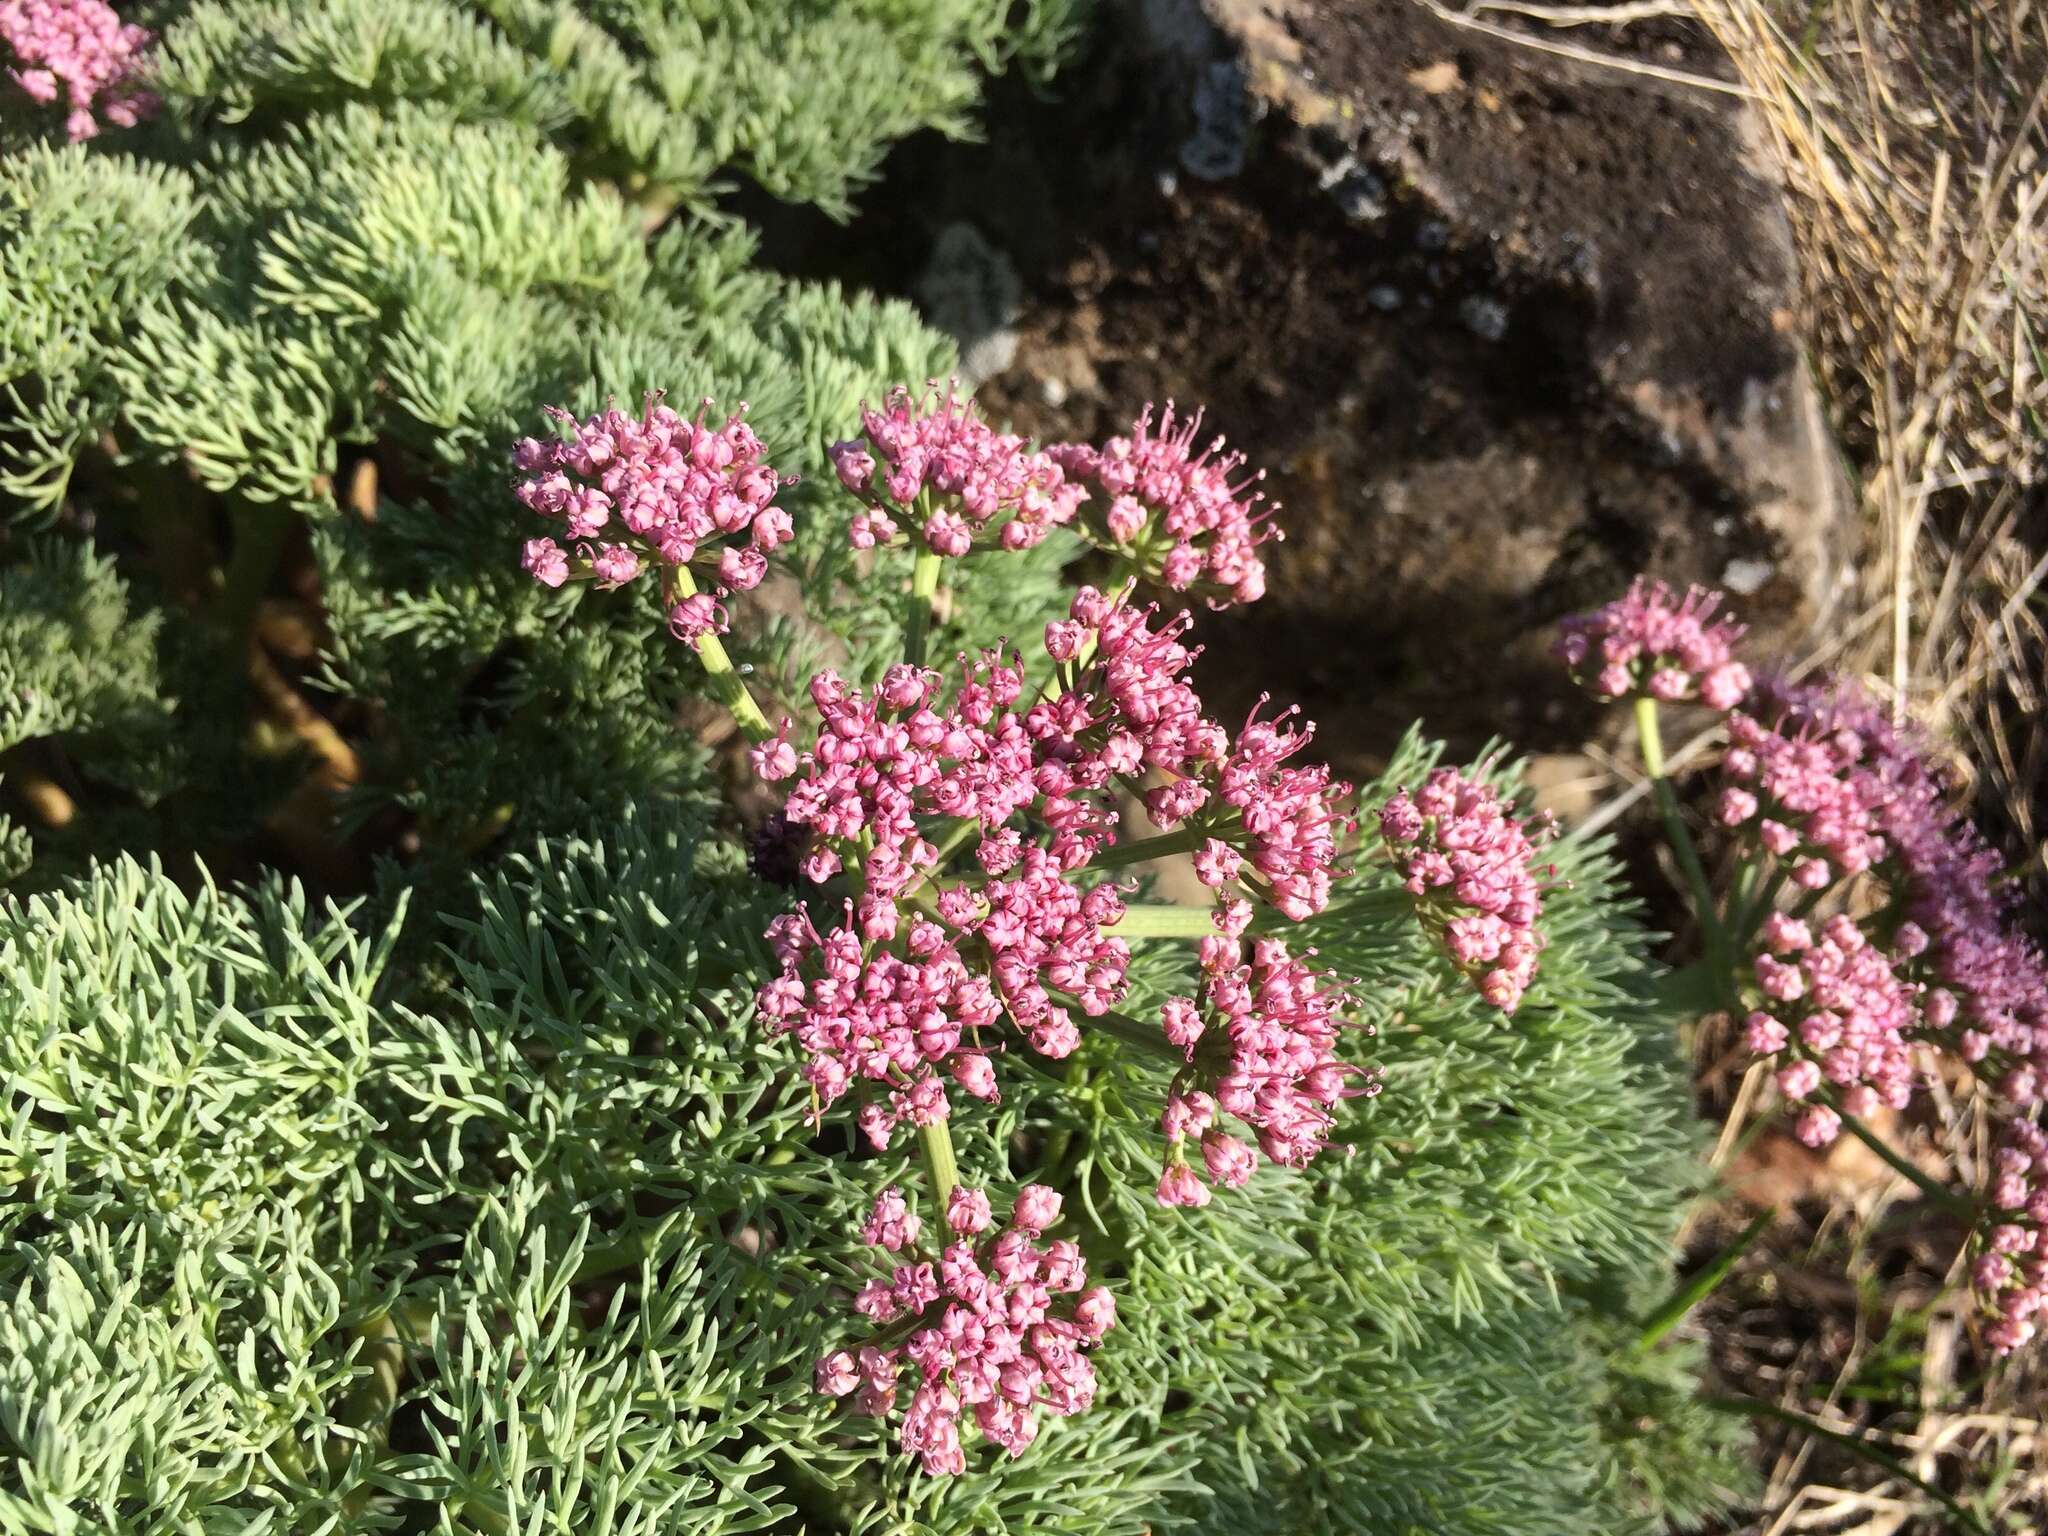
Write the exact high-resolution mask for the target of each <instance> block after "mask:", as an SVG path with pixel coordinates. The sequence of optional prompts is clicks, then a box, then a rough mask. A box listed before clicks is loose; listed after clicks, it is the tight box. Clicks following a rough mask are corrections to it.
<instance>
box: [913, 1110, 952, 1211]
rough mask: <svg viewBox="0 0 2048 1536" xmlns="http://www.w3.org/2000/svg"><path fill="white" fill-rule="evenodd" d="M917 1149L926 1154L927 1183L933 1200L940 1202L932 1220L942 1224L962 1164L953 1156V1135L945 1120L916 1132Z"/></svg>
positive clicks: (925, 1173)
mask: <svg viewBox="0 0 2048 1536" xmlns="http://www.w3.org/2000/svg"><path fill="white" fill-rule="evenodd" d="M917 1145H918V1150H919V1151H921V1152H923V1153H924V1176H925V1181H926V1182H927V1183H929V1184H930V1185H931V1189H932V1199H933V1200H934V1201H936V1202H937V1209H936V1211H935V1213H934V1215H933V1217H932V1219H933V1220H934V1221H937V1222H943V1221H944V1220H945V1219H946V1206H947V1204H948V1203H949V1202H950V1201H951V1200H952V1198H953V1190H954V1187H955V1186H956V1185H958V1184H959V1182H960V1164H959V1162H958V1160H957V1159H955V1158H954V1156H953V1133H952V1131H951V1130H949V1129H948V1128H947V1125H946V1122H945V1121H943V1120H936V1121H934V1122H933V1123H932V1124H930V1125H920V1126H919V1127H918V1128H917Z"/></svg>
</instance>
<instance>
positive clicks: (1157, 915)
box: [1102, 905, 1216, 939]
mask: <svg viewBox="0 0 2048 1536" xmlns="http://www.w3.org/2000/svg"><path fill="white" fill-rule="evenodd" d="M1102 931H1103V932H1104V933H1106V934H1108V933H1113V934H1116V935H1117V936H1118V937H1120V938H1126V939H1206V938H1207V937H1209V935H1210V934H1212V933H1214V932H1215V931H1216V922H1215V917H1214V909H1213V908H1210V907H1177V906H1158V905H1143V906H1135V907H1125V908H1124V915H1123V917H1122V918H1121V919H1119V920H1118V921H1117V922H1115V923H1114V924H1112V925H1110V926H1109V927H1106V928H1104V929H1103V930H1102Z"/></svg>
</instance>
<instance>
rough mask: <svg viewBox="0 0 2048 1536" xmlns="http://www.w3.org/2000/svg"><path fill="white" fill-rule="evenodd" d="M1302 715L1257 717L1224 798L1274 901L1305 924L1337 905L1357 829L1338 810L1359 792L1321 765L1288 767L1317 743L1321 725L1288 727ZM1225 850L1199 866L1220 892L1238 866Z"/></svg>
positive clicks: (1223, 785)
mask: <svg viewBox="0 0 2048 1536" xmlns="http://www.w3.org/2000/svg"><path fill="white" fill-rule="evenodd" d="M1264 702H1265V701H1264V700H1263V699H1262V700H1261V701H1260V703H1261V705H1263V704H1264ZM1295 713H1296V711H1294V710H1292V709H1290V710H1289V711H1287V713H1286V714H1285V715H1282V716H1281V717H1280V719H1278V720H1260V719H1259V718H1258V717H1257V715H1256V713H1254V715H1253V717H1252V718H1251V719H1249V720H1247V721H1246V722H1245V727H1244V729H1243V730H1242V731H1240V732H1238V735H1237V741H1236V742H1235V743H1234V744H1233V745H1232V747H1231V749H1230V753H1229V756H1228V757H1227V758H1225V760H1224V763H1223V769H1222V772H1221V774H1220V775H1219V776H1218V778H1217V785H1216V792H1217V795H1218V797H1219V798H1220V799H1221V800H1222V801H1223V802H1224V803H1225V804H1227V805H1229V806H1231V807H1232V808H1233V809H1234V810H1235V811H1236V812H1237V822H1238V825H1239V826H1240V827H1242V829H1243V832H1244V839H1243V841H1244V849H1245V857H1246V858H1248V859H1249V860H1250V862H1251V866H1252V868H1253V869H1254V870H1255V871H1257V873H1258V876H1259V878H1260V879H1261V880H1262V881H1263V882H1264V884H1265V892H1264V894H1265V895H1266V897H1267V899H1268V900H1269V901H1271V902H1272V904H1273V905H1274V906H1275V907H1276V908H1278V909H1279V910H1280V911H1281V912H1282V913H1284V914H1285V915H1286V916H1288V917H1290V918H1292V919H1294V920H1295V921H1296V922H1300V921H1302V920H1303V919H1305V918H1308V917H1311V916H1313V915H1314V914H1316V913H1318V912H1320V911H1322V910H1323V908H1324V907H1326V906H1328V905H1329V904H1330V881H1331V879H1332V878H1333V875H1334V874H1335V872H1336V863H1337V841H1338V838H1339V837H1340V836H1341V835H1342V834H1343V833H1345V832H1348V831H1349V830H1350V829H1351V828H1352V826H1353V825H1354V823H1353V822H1352V820H1351V819H1350V818H1349V817H1340V816H1339V815H1338V814H1337V812H1336V810H1335V806H1336V805H1337V804H1338V803H1339V802H1340V801H1341V800H1343V799H1344V798H1345V797H1347V796H1349V794H1350V793H1351V786H1350V785H1349V784H1344V783H1337V782H1333V781H1332V779H1331V776H1330V770H1329V769H1328V767H1326V766H1325V765H1323V764H1321V763H1312V764H1309V765H1307V766H1300V765H1296V766H1289V765H1288V759H1289V758H1291V757H1293V756H1294V755H1295V754H1296V753H1298V752H1300V751H1301V750H1302V749H1303V748H1304V747H1306V746H1307V745H1308V744H1309V742H1310V741H1311V740H1313V739H1314V736H1315V727H1314V726H1313V725H1309V726H1305V727H1303V728H1302V729H1301V730H1298V731H1297V730H1294V729H1291V728H1290V727H1288V726H1287V725H1286V724H1285V721H1286V720H1287V719H1288V718H1289V717H1291V716H1292V715H1294V714H1295ZM1169 809H1170V808H1169ZM1161 824H1162V825H1165V824H1166V823H1164V822H1162V823H1161ZM1222 846H1223V849H1224V850H1226V851H1225V852H1221V853H1219V852H1218V851H1217V850H1215V849H1205V850H1204V853H1205V854H1206V857H1205V858H1204V859H1203V860H1201V861H1199V862H1198V863H1197V865H1196V873H1197V874H1198V875H1199V876H1200V877H1201V879H1202V881H1203V883H1204V884H1206V885H1210V886H1220V885H1222V884H1224V882H1225V880H1226V879H1227V878H1229V876H1227V875H1225V874H1224V873H1223V871H1224V870H1225V869H1226V868H1228V867H1229V866H1230V862H1231V861H1230V859H1229V856H1228V853H1227V850H1228V849H1229V847H1230V845H1229V844H1227V843H1225V844H1223V845H1222ZM1231 872H1232V873H1235V872H1236V871H1235V870H1234V869H1233V870H1232V871H1231Z"/></svg>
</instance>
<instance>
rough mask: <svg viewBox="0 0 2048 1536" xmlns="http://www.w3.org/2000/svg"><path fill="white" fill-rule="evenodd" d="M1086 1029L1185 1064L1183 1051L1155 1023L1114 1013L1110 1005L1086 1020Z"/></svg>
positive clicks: (1068, 1000) (1066, 999) (1072, 1004)
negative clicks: (1102, 1011) (1096, 1030)
mask: <svg viewBox="0 0 2048 1536" xmlns="http://www.w3.org/2000/svg"><path fill="white" fill-rule="evenodd" d="M1060 1001H1061V1003H1063V1004H1065V1005H1068V1006H1070V1007H1078V1006H1079V1005H1078V1004H1076V1003H1075V1002H1074V1000H1073V999H1072V998H1069V997H1061V998H1060ZM1088 1028H1090V1029H1099V1030H1101V1031H1102V1032H1103V1033H1104V1034H1106V1035H1108V1036H1109V1037H1110V1038H1111V1039H1112V1040H1116V1041H1118V1042H1120V1043H1122V1044H1124V1045H1129V1046H1134V1047H1136V1048H1137V1049H1138V1050H1140V1051H1142V1052H1144V1053H1145V1054H1146V1055H1148V1056H1154V1057H1157V1058H1158V1059H1160V1060H1161V1061H1169V1062H1171V1063H1173V1065H1174V1066H1176V1067H1184V1066H1186V1065H1187V1064H1188V1059H1187V1056H1186V1054H1185V1053H1184V1052H1183V1051H1182V1050H1181V1048H1180V1047H1179V1046H1177V1045H1175V1044H1174V1043H1173V1042H1172V1041H1171V1040H1169V1039H1167V1038H1166V1031H1165V1030H1163V1029H1161V1028H1160V1027H1159V1026H1158V1025H1157V1024H1147V1023H1145V1022H1144V1021H1143V1020H1142V1019H1134V1018H1132V1017H1131V1016H1130V1015H1129V1014H1128V1013H1118V1012H1117V1011H1116V1010H1115V1009H1114V1008H1112V1009H1110V1010H1109V1011H1108V1012H1106V1013H1100V1014H1097V1015H1096V1016H1095V1017H1093V1018H1091V1019H1089V1020H1088Z"/></svg>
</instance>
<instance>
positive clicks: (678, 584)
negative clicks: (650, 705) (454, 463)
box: [514, 392, 794, 644]
mask: <svg viewBox="0 0 2048 1536" xmlns="http://www.w3.org/2000/svg"><path fill="white" fill-rule="evenodd" d="M661 398H662V397H661V395H660V393H659V392H655V393H650V394H649V395H648V396H647V399H646V402H645V405H644V408H643V410H642V413H641V415H640V418H639V419H638V420H637V421H636V420H635V419H634V418H632V417H631V416H628V415H627V414H626V413H625V412H623V411H620V410H617V409H616V408H614V409H610V410H604V411H600V412H598V413H597V414H596V415H595V416H592V417H590V418H589V419H588V420H586V421H581V422H579V421H577V420H576V419H575V418H574V417H573V416H571V415H570V414H569V413H568V412H567V411H563V410H558V409H555V408H552V407H551V408H550V409H549V411H548V414H549V415H550V416H552V417H554V418H555V420H556V421H557V422H559V423H560V424H561V425H562V427H563V428H564V438H563V439H562V440H559V441H547V442H542V441H539V440H537V439H534V438H530V437H529V438H525V439H523V440H522V441H521V442H520V443H519V444H518V445H517V447H516V449H515V451H514V463H515V464H516V465H517V466H518V469H519V472H520V474H521V475H523V476H525V478H524V479H523V480H521V481H520V483H519V486H518V488H517V492H516V494H517V495H518V497H519V499H520V501H522V502H523V503H525V505H526V506H527V507H528V508H530V509H531V510H532V511H534V512H537V513H539V514H540V515H541V516H543V517H548V518H554V519H558V520H559V521H560V522H561V523H562V524H563V527H564V535H565V537H566V538H567V540H568V541H569V544H570V545H571V546H572V548H570V549H565V548H564V547H563V546H562V545H560V544H558V543H556V541H555V540H554V539H552V538H538V539H529V540H528V541H527V543H526V549H525V553H524V556H523V559H522V564H523V565H524V566H525V569H526V571H527V572H528V574H530V575H531V576H532V577H533V578H534V580H536V581H538V582H539V583H540V584H541V585H542V586H547V587H559V586H560V585H562V583H563V582H565V581H567V580H568V579H569V577H570V576H571V575H572V574H574V575H579V576H588V577H593V578H595V579H596V580H597V582H598V583H599V584H600V585H602V586H606V587H618V586H623V585H625V584H626V583H627V582H629V581H632V580H633V579H634V578H636V577H637V576H639V575H640V574H641V572H642V571H643V570H645V569H648V568H650V567H653V568H656V569H659V568H663V567H666V568H667V569H666V570H665V571H664V573H663V588H662V591H663V596H664V600H665V601H667V602H668V603H669V628H670V630H671V632H673V633H674V634H675V636H676V637H677V638H678V639H680V640H683V641H686V642H688V643H690V644H695V643H696V642H697V640H699V639H700V638H701V637H703V636H705V635H711V634H723V633H724V632H725V630H726V627H727V618H726V612H725V608H724V606H723V603H722V599H724V598H726V597H728V596H730V595H731V594H732V593H734V592H747V591H751V590H753V589H754V588H755V587H757V586H759V585H760V584H761V580H762V578H763V577H764V576H766V575H767V573H768V557H769V556H770V555H771V554H773V553H774V552H775V551H776V550H777V549H778V548H780V547H781V546H782V545H784V544H786V543H788V542H789V541H790V539H791V538H792V537H794V530H793V528H792V527H791V524H790V518H789V514H788V513H787V512H785V511H783V510H782V509H781V508H780V507H778V506H776V505H775V504H774V502H775V495H776V492H777V491H779V490H780V489H781V488H782V486H783V485H784V484H785V483H786V482H785V481H784V479H783V477H782V476H781V475H778V474H777V473H776V472H775V471H774V470H773V469H772V468H770V467H769V466H768V465H767V464H766V463H764V462H762V447H761V440H760V438H758V437H756V436H755V435H754V433H753V430H752V429H751V428H749V427H748V426H747V424H746V419H745V412H746V408H745V407H744V406H742V407H741V408H740V410H739V412H738V413H736V414H734V415H732V416H729V417H728V418H726V420H725V422H724V423H723V424H722V425H719V426H710V425H707V424H706V422H705V420H704V414H703V410H701V409H700V410H699V412H698V415H697V419H696V420H695V421H685V420H684V419H683V418H682V417H681V416H679V415H677V414H676V412H674V411H672V410H670V409H669V408H668V407H667V406H666V405H663V404H662V403H661ZM710 404H711V402H710V401H709V400H706V401H705V402H704V407H705V408H706V409H708V408H709V406H710ZM572 551H573V553H572ZM714 556H715V566H713V561H714ZM693 562H703V563H704V564H706V565H707V566H713V573H712V574H711V575H710V579H711V581H712V587H711V590H710V591H707V592H699V591H695V590H693V589H694V586H695V583H694V581H690V582H685V581H683V580H681V579H680V578H681V573H683V572H685V571H686V569H687V568H688V567H689V566H690V565H691V564H692V563H693Z"/></svg>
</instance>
